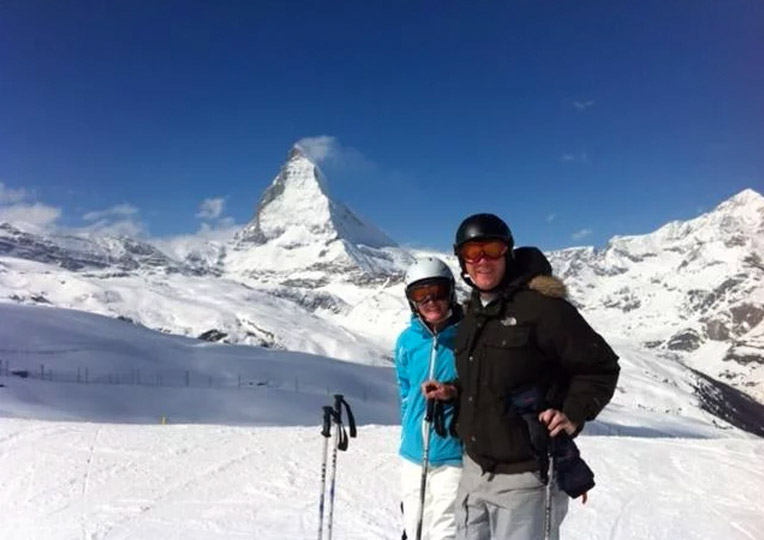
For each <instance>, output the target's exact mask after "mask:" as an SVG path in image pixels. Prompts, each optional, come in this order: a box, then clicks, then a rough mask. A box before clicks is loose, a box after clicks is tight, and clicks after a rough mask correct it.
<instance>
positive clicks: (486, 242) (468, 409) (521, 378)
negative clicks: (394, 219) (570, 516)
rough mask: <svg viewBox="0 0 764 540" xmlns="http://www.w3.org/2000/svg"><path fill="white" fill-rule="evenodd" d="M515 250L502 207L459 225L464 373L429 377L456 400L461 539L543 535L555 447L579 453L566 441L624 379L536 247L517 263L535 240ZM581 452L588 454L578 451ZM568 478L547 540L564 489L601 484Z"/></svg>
mask: <svg viewBox="0 0 764 540" xmlns="http://www.w3.org/2000/svg"><path fill="white" fill-rule="evenodd" d="M513 248H514V241H513V238H512V234H511V232H510V230H509V227H508V226H507V225H506V223H504V222H503V221H502V220H501V219H500V218H498V217H497V216H495V215H492V214H476V215H473V216H470V217H468V218H467V219H465V220H464V221H463V222H462V224H461V225H460V226H459V229H458V230H457V233H456V242H455V244H454V251H455V253H456V256H457V257H458V258H459V264H460V266H461V268H462V278H463V279H464V280H465V281H466V282H467V283H468V284H469V285H470V286H471V287H472V288H473V292H472V296H471V298H470V300H469V303H468V306H467V311H466V314H465V318H464V319H463V321H462V323H461V325H460V327H459V332H458V334H457V337H456V342H455V349H454V354H455V356H456V366H457V376H458V379H457V380H456V381H454V382H453V383H452V384H448V383H437V382H434V381H432V382H428V383H425V385H423V390H424V392H425V395H426V396H427V397H428V398H433V399H441V400H448V399H453V398H458V405H459V413H458V419H457V425H456V428H457V433H458V434H459V437H460V438H461V440H462V442H463V444H464V450H465V455H464V464H463V472H462V478H461V481H460V484H459V492H458V494H457V515H456V518H457V528H458V530H457V538H459V539H462V540H489V539H495V540H499V539H501V540H538V539H540V538H544V532H545V531H544V529H545V526H544V525H545V523H544V522H545V491H546V490H545V483H546V480H547V479H546V476H547V475H546V474H545V472H546V471H545V464H546V461H545V458H546V456H547V451H548V449H549V446H548V443H549V441H554V443H555V444H557V445H558V446H560V447H563V446H564V447H565V448H567V449H568V450H570V451H571V453H572V452H573V451H574V450H575V446H574V445H572V442H571V441H570V437H572V436H575V435H576V434H578V432H580V431H581V429H582V428H583V425H584V422H586V421H588V420H593V419H594V418H595V417H596V416H597V414H599V412H600V411H601V410H602V409H603V408H604V407H605V405H606V404H607V403H608V401H609V400H610V398H611V397H612V395H613V392H614V390H615V386H616V382H617V380H618V372H619V367H618V362H617V360H618V357H617V356H616V354H615V353H614V352H613V351H612V349H611V348H610V347H609V346H608V344H607V343H605V341H604V340H603V339H602V337H601V336H600V335H599V334H597V333H596V332H595V331H594V330H592V328H591V327H590V326H589V325H588V324H587V323H586V321H585V320H584V319H583V317H581V315H579V313H578V311H577V310H576V309H575V308H574V307H573V306H572V305H571V304H570V303H568V302H567V301H566V300H565V299H564V295H565V288H564V286H563V284H562V283H561V282H560V281H558V280H557V279H555V278H553V277H552V276H551V275H545V274H551V272H550V271H549V263H548V261H546V258H544V257H543V254H541V252H539V251H538V250H535V249H532V250H531V252H530V253H534V252H535V253H536V256H535V258H534V257H530V259H529V260H523V261H520V260H519V257H518V255H517V254H518V253H519V252H520V251H521V250H528V248H520V250H514V249H513ZM523 253H524V256H523V259H528V257H527V256H525V255H527V254H528V251H524V252H523ZM528 395H531V396H540V397H538V398H533V399H532V400H531V401H528V400H527V399H526V398H527V396H528ZM518 396H520V397H519V398H518ZM518 402H520V403H519V404H518ZM529 404H530V408H529V407H528V405H529ZM529 410H531V411H533V413H532V414H527V413H528V411H529ZM541 426H546V429H543V428H542V427H541ZM547 434H548V436H547ZM550 438H551V439H550ZM566 441H567V443H566V444H561V443H565V442H566ZM566 451H567V450H566ZM555 455H556V454H555ZM574 457H575V458H576V459H578V461H580V458H578V454H577V451H575V456H574ZM580 463H581V467H583V468H585V470H584V472H586V471H588V468H586V466H585V464H583V462H580ZM580 472H581V470H580V469H579V468H576V471H574V474H573V475H572V477H574V478H573V480H574V483H575V481H578V480H580V477H581V475H580V474H579V473H580ZM588 472H589V473H590V471H588ZM565 475H566V476H567V477H566V478H560V479H559V480H560V481H559V482H555V483H554V484H553V485H552V486H551V487H552V491H551V493H552V513H551V538H559V527H560V523H561V522H562V519H563V518H564V516H565V514H566V512H567V496H566V495H565V493H563V492H562V491H560V489H559V488H558V485H559V486H564V489H565V491H566V492H567V493H569V494H571V496H579V495H581V494H585V490H586V489H589V488H590V487H591V486H593V481H591V479H588V480H584V483H583V484H581V483H580V482H579V485H578V486H575V487H573V488H572V489H571V488H570V486H568V485H566V484H567V483H569V482H568V481H569V480H570V476H571V475H568V474H567V473H565ZM584 476H585V475H584ZM582 486H583V487H582Z"/></svg>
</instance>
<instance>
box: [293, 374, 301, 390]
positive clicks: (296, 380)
mask: <svg viewBox="0 0 764 540" xmlns="http://www.w3.org/2000/svg"><path fill="white" fill-rule="evenodd" d="M294 391H295V392H299V391H300V379H298V378H297V377H295V378H294Z"/></svg>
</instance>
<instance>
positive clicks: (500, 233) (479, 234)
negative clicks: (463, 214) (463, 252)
mask: <svg viewBox="0 0 764 540" xmlns="http://www.w3.org/2000/svg"><path fill="white" fill-rule="evenodd" d="M483 239H485V240H501V241H502V242H506V243H507V246H509V250H508V252H510V253H511V252H512V248H513V247H514V245H515V241H514V239H513V238H512V232H511V231H510V230H509V227H508V226H507V224H506V223H504V222H503V221H502V220H501V218H499V217H498V216H495V215H493V214H475V215H472V216H470V217H468V218H467V219H465V220H464V221H462V224H461V225H459V229H457V231H456V241H455V242H454V252H455V253H456V256H457V257H458V256H459V253H458V251H459V247H460V246H461V245H462V244H464V243H465V242H469V241H470V240H483Z"/></svg>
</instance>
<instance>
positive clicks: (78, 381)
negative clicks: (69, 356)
mask: <svg viewBox="0 0 764 540" xmlns="http://www.w3.org/2000/svg"><path fill="white" fill-rule="evenodd" d="M79 383H80V366H77V384H79Z"/></svg>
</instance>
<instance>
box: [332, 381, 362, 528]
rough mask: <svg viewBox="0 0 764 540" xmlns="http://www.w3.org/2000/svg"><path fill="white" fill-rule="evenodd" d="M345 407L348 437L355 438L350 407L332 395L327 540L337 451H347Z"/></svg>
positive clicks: (353, 419) (343, 400) (339, 396)
mask: <svg viewBox="0 0 764 540" xmlns="http://www.w3.org/2000/svg"><path fill="white" fill-rule="evenodd" d="M343 405H344V406H345V411H346V412H347V415H348V426H349V428H350V436H351V437H355V436H356V426H355V418H354V417H353V412H352V411H351V410H350V405H348V402H347V401H345V398H343V397H342V394H334V409H333V410H332V417H333V418H334V423H335V425H336V426H335V431H334V450H333V451H332V473H331V481H330V484H329V519H328V524H327V536H326V538H327V540H332V526H333V521H334V486H335V481H336V477H337V450H341V451H343V452H344V451H345V450H347V449H348V436H347V432H346V431H345V428H343V427H342V406H343Z"/></svg>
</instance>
